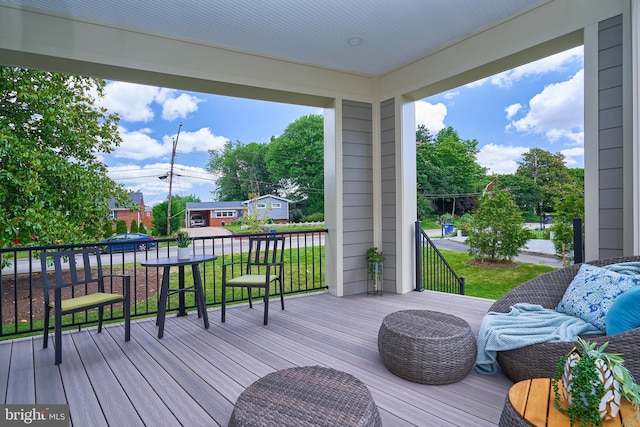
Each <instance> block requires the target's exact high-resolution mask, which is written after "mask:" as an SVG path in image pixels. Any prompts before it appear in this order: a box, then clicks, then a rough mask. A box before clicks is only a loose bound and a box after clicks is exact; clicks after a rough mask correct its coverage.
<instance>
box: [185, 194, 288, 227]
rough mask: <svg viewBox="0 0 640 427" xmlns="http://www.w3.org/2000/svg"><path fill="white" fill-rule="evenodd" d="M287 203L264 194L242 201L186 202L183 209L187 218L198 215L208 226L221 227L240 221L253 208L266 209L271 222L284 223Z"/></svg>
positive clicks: (259, 210)
mask: <svg viewBox="0 0 640 427" xmlns="http://www.w3.org/2000/svg"><path fill="white" fill-rule="evenodd" d="M289 203H290V202H289V200H287V199H284V198H282V197H278V196H270V195H266V196H261V197H258V199H256V200H245V201H243V202H240V201H233V202H188V203H187V205H186V208H185V209H186V218H187V219H190V218H191V217H193V216H194V215H200V216H202V218H204V220H205V222H206V225H207V226H208V227H222V226H224V225H228V224H230V223H232V222H236V221H240V220H241V219H242V216H243V215H244V214H245V212H255V210H257V211H258V212H261V211H264V212H267V210H268V211H269V218H270V219H271V220H272V221H273V222H278V223H286V222H288V221H289ZM267 208H268V209H267ZM188 223H189V221H187V224H188Z"/></svg>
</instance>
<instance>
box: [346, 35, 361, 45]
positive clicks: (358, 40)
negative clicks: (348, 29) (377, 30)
mask: <svg viewBox="0 0 640 427" xmlns="http://www.w3.org/2000/svg"><path fill="white" fill-rule="evenodd" d="M347 43H349V45H350V46H358V45H359V44H361V43H362V37H360V36H353V37H350V38H349V40H347Z"/></svg>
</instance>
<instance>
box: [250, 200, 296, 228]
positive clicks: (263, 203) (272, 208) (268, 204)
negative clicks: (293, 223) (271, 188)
mask: <svg viewBox="0 0 640 427" xmlns="http://www.w3.org/2000/svg"><path fill="white" fill-rule="evenodd" d="M289 203H290V201H289V200H287V199H283V198H282V197H278V196H270V195H266V196H260V197H258V198H257V199H250V200H245V201H244V202H242V205H243V206H244V207H245V212H246V213H247V214H249V215H251V214H254V213H257V214H258V219H264V217H265V216H266V215H268V216H269V219H270V220H272V221H273V222H278V223H281V224H284V223H287V222H289Z"/></svg>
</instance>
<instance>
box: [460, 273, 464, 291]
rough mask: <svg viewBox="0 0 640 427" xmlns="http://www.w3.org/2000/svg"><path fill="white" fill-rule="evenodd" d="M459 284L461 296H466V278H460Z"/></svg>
mask: <svg viewBox="0 0 640 427" xmlns="http://www.w3.org/2000/svg"><path fill="white" fill-rule="evenodd" d="M459 283H460V290H459V293H460V295H464V277H463V276H460V278H459Z"/></svg>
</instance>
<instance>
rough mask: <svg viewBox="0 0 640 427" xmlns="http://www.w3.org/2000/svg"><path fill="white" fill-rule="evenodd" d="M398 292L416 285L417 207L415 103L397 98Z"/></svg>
mask: <svg viewBox="0 0 640 427" xmlns="http://www.w3.org/2000/svg"><path fill="white" fill-rule="evenodd" d="M395 106H396V147H395V148H396V230H395V233H396V292H398V293H406V292H409V291H411V290H412V289H414V287H415V277H414V276H415V253H414V251H415V248H414V244H413V242H414V226H415V225H414V223H415V221H416V219H417V208H416V179H417V178H416V117H415V116H416V113H415V102H414V101H409V100H407V99H405V98H403V97H400V96H398V97H396V99H395Z"/></svg>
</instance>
